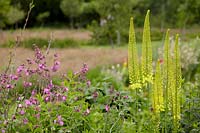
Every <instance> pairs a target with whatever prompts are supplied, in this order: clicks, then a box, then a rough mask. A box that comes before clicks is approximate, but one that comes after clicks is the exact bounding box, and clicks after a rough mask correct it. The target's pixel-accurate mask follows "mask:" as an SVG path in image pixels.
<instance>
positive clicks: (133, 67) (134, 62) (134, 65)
mask: <svg viewBox="0 0 200 133" xmlns="http://www.w3.org/2000/svg"><path fill="white" fill-rule="evenodd" d="M128 70H129V81H130V83H131V84H132V88H137V85H135V84H137V83H139V81H140V73H139V63H138V54H137V47H136V39H135V30H134V24H133V18H131V19H130V28H129V43H128Z"/></svg>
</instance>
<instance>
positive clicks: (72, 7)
mask: <svg viewBox="0 0 200 133" xmlns="http://www.w3.org/2000/svg"><path fill="white" fill-rule="evenodd" d="M60 8H61V10H62V12H63V13H64V14H65V15H66V16H68V17H69V18H70V23H71V28H74V19H75V18H76V17H78V16H79V15H80V14H81V13H82V1H80V0H63V1H62V2H61V3H60Z"/></svg>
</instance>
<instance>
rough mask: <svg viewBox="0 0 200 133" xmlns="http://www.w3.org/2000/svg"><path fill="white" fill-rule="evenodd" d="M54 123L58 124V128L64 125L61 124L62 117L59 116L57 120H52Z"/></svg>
mask: <svg viewBox="0 0 200 133" xmlns="http://www.w3.org/2000/svg"><path fill="white" fill-rule="evenodd" d="M54 123H58V124H59V125H60V126H63V125H64V122H63V120H62V116H61V115H59V116H58V117H57V120H54Z"/></svg>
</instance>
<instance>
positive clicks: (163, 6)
mask: <svg viewBox="0 0 200 133" xmlns="http://www.w3.org/2000/svg"><path fill="white" fill-rule="evenodd" d="M31 2H32V0H0V29H16V28H20V27H23V25H24V22H25V19H26V15H27V12H28V11H29V8H30V7H29V6H30V3H31ZM33 3H34V8H33V10H32V11H31V14H30V18H29V21H28V25H27V27H28V28H31V27H51V28H64V27H65V28H71V29H87V30H90V31H92V33H93V34H92V38H93V40H95V43H98V44H111V45H113V44H121V43H123V42H126V41H127V38H128V32H127V31H128V27H129V26H128V24H129V18H130V16H133V17H134V18H135V20H134V23H135V26H136V27H139V28H140V27H142V26H143V20H144V15H145V13H146V11H147V10H148V9H150V10H151V19H150V20H151V26H152V31H153V32H152V34H153V35H152V36H154V37H155V38H152V39H153V40H160V39H162V37H163V34H161V33H164V32H165V30H166V28H171V29H174V28H176V29H179V31H180V32H182V33H183V34H187V33H188V32H189V34H190V36H193V34H192V33H194V32H195V35H196V33H199V32H198V31H196V29H198V28H199V25H200V21H199V20H200V1H199V0H177V1H174V0H34V1H33ZM139 28H138V29H139ZM188 29H193V30H188ZM138 34H140V35H137V39H138V40H139V41H140V40H141V38H139V37H141V34H142V32H141V30H138Z"/></svg>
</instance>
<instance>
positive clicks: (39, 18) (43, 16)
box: [36, 11, 50, 22]
mask: <svg viewBox="0 0 200 133" xmlns="http://www.w3.org/2000/svg"><path fill="white" fill-rule="evenodd" d="M49 16H50V13H49V12H48V11H47V12H43V13H40V14H39V15H38V16H37V18H36V19H37V21H39V22H44V20H45V19H46V18H48V17H49Z"/></svg>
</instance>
